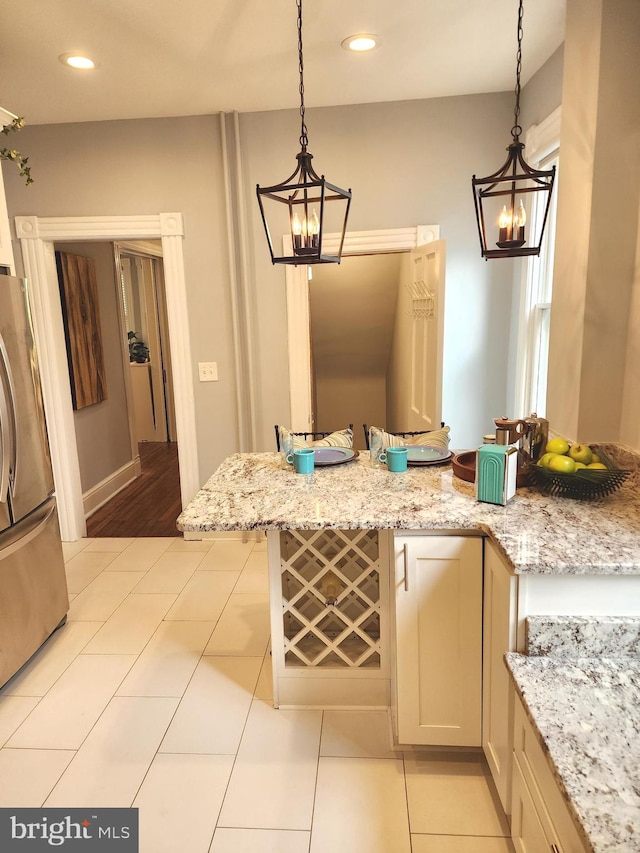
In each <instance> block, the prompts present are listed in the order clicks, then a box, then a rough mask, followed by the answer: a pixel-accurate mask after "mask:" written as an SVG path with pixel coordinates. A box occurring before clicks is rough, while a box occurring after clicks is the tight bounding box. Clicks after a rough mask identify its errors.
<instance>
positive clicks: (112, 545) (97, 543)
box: [85, 536, 136, 554]
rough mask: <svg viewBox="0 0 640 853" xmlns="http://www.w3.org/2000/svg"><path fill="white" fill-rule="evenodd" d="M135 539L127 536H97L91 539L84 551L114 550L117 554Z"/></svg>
mask: <svg viewBox="0 0 640 853" xmlns="http://www.w3.org/2000/svg"><path fill="white" fill-rule="evenodd" d="M135 541H136V540H135V539H133V538H131V537H129V538H125V537H119V536H118V537H110V536H99V537H97V538H95V539H92V540H91V541H90V542H89V543H88V545H87V547H86V549H85V550H86V551H115V553H116V554H119V553H120V552H121V551H124V549H125V548H128V547H129V545H131V544H132V543H133V542H135Z"/></svg>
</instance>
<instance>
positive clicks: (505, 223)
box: [498, 204, 512, 243]
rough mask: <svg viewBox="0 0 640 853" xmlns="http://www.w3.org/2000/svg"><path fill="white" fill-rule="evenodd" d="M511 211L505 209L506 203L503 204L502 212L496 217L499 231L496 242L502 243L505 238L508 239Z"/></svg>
mask: <svg viewBox="0 0 640 853" xmlns="http://www.w3.org/2000/svg"><path fill="white" fill-rule="evenodd" d="M511 221H512V220H511V211H508V210H507V205H506V204H505V205H503V207H502V213H501V214H500V216H499V217H498V227H499V229H500V233H499V235H498V243H504V241H505V240H510V239H511V235H510V234H509V233H508V232H509V231H510V230H511Z"/></svg>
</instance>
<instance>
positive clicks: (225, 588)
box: [136, 554, 238, 622]
mask: <svg viewBox="0 0 640 853" xmlns="http://www.w3.org/2000/svg"><path fill="white" fill-rule="evenodd" d="M175 556H181V557H186V556H192V555H190V554H180V555H178V554H176V555H175ZM150 574H151V573H150ZM237 580H238V572H201V571H197V572H194V574H193V575H192V577H191V580H190V581H189V582H188V583H187V584H186V586H185V588H184V589H183V590H182V592H181V593H180V595H179V596H178V599H177V601H176V603H175V604H174V605H173V607H172V608H171V610H169V612H168V613H167V615H166V617H165V618H166V619H175V620H178V621H180V620H183V619H189V620H195V621H196V622H216V621H217V620H218V619H219V617H220V614H221V613H222V611H223V610H224V606H225V604H226V603H227V601H228V599H229V596H230V595H231V592H232V590H233V587H234V586H235V583H236V581H237ZM137 591H138V590H136V592H137Z"/></svg>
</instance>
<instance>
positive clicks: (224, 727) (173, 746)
mask: <svg viewBox="0 0 640 853" xmlns="http://www.w3.org/2000/svg"><path fill="white" fill-rule="evenodd" d="M261 663H262V661H261V659H260V658H232V657H205V658H202V659H201V661H200V663H199V664H198V666H197V668H196V671H195V672H194V674H193V678H192V679H191V682H190V683H189V686H188V687H187V689H186V691H185V694H184V696H183V698H182V701H181V702H180V706H179V708H178V710H177V711H176V715H175V717H174V718H173V720H172V721H171V725H170V726H169V730H168V731H167V734H166V736H165V738H164V740H163V741H162V746H161V747H160V752H201V753H208V754H214V755H223V754H226V755H232V754H235V752H236V751H237V749H238V744H239V743H240V738H241V737H242V731H243V728H244V724H245V720H246V718H247V714H248V713H249V708H250V707H251V697H252V695H253V690H254V687H255V684H256V681H257V678H258V673H259V671H260V665H261Z"/></svg>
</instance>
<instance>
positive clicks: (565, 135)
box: [547, 0, 640, 446]
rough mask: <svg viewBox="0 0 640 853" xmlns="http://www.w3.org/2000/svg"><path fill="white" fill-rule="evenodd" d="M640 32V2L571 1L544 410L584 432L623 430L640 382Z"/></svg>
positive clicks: (570, 430) (616, 434)
mask: <svg viewBox="0 0 640 853" xmlns="http://www.w3.org/2000/svg"><path fill="white" fill-rule="evenodd" d="M638 32H640V3H638V2H637V0H568V4H567V41H566V46H565V63H564V67H565V73H564V89H563V115H562V130H561V140H560V141H561V169H560V176H559V184H558V226H557V244H556V259H555V268H554V293H553V309H552V314H551V341H550V352H549V384H548V409H547V416H548V417H549V420H550V423H551V425H552V427H553V428H554V429H555V430H556V431H557V432H559V433H561V434H563V435H565V436H566V437H567V438H569V439H573V440H579V441H586V442H589V441H616V440H619V439H620V437H621V433H622V426H623V411H624V401H623V393H625V394H626V395H630V396H632V397H636V398H637V397H638V394H639V392H640V375H638V373H637V371H635V370H634V366H633V364H631V363H627V360H628V358H629V356H630V355H631V354H632V353H633V351H634V349H635V348H634V340H636V341H637V336H638V331H637V325H638V324H637V319H634V318H632V323H631V325H630V323H629V318H630V315H631V308H632V306H633V308H634V311H637V310H638V303H637V299H636V300H635V301H632V296H633V292H634V276H635V265H636V259H637V245H638V236H637V235H638V201H639V198H640V160H639V159H638V151H640V99H639V98H638V95H637V81H638V80H639V79H640V41H639V40H638V37H637V34H638ZM629 331H631V339H628V332H629ZM627 411H628V408H627ZM632 434H633V430H632V429H629V427H628V423H627V426H626V427H625V435H627V436H628V437H629V439H630V440H631V439H632V437H633V435H632ZM636 442H637V438H636V439H633V443H635V444H636V446H638V445H637V443H636Z"/></svg>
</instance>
